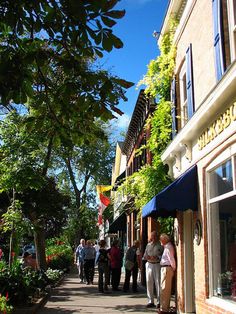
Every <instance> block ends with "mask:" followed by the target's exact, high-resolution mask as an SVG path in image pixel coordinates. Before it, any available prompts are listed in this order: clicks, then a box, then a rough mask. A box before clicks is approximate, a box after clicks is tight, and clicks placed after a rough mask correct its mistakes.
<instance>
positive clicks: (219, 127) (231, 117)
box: [198, 102, 236, 150]
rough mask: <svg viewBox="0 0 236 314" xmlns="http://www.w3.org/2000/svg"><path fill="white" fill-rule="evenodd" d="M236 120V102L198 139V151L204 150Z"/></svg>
mask: <svg viewBox="0 0 236 314" xmlns="http://www.w3.org/2000/svg"><path fill="white" fill-rule="evenodd" d="M235 120H236V102H235V103H234V104H233V105H232V106H230V107H229V108H228V109H227V110H226V111H225V112H224V113H223V114H221V115H220V117H219V118H218V119H217V120H215V121H214V122H213V123H212V125H211V126H210V127H209V128H207V130H206V131H204V132H203V133H202V135H201V136H200V137H199V139H198V149H199V150H202V149H203V148H204V147H205V146H206V145H207V144H209V143H210V142H211V141H213V140H214V139H215V138H216V137H217V136H218V135H219V134H220V133H221V132H223V131H224V130H225V129H226V128H227V127H228V126H229V125H230V124H231V123H233V122H234V121H235Z"/></svg>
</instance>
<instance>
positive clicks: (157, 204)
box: [142, 165, 198, 218]
mask: <svg viewBox="0 0 236 314" xmlns="http://www.w3.org/2000/svg"><path fill="white" fill-rule="evenodd" d="M197 184H198V180H197V166H196V165H194V166H193V167H191V168H190V169H188V170H187V171H186V172H185V173H183V174H182V175H181V176H179V177H178V178H177V179H176V180H175V181H174V182H172V183H171V184H170V185H168V186H167V187H166V188H165V189H164V190H162V191H161V192H160V193H158V194H157V195H156V196H154V197H153V198H152V199H151V200H150V201H149V202H148V203H147V204H146V205H145V206H144V207H143V209H142V217H143V218H144V217H147V216H150V217H155V218H156V217H168V216H172V217H174V216H175V215H176V210H180V211H184V210H187V209H192V210H197V208H198V188H197Z"/></svg>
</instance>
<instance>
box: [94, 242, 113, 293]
mask: <svg viewBox="0 0 236 314" xmlns="http://www.w3.org/2000/svg"><path fill="white" fill-rule="evenodd" d="M99 245H100V249H99V251H98V255H97V258H96V264H98V291H99V292H104V291H108V283H109V258H110V256H109V253H108V250H107V249H106V241H105V240H101V241H100V242H99Z"/></svg>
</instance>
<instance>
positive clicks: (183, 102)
mask: <svg viewBox="0 0 236 314" xmlns="http://www.w3.org/2000/svg"><path fill="white" fill-rule="evenodd" d="M184 78H185V79H184ZM186 80H187V64H186V59H184V62H183V64H182V66H181V69H180V71H179V104H180V125H181V128H183V127H184V126H185V124H186V123H187V122H188V98H187V84H186Z"/></svg>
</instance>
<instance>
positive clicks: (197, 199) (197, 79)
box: [144, 0, 236, 314]
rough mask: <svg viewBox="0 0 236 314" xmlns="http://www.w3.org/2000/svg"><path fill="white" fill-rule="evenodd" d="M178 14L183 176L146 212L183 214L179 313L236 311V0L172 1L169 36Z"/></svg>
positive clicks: (178, 169) (177, 101)
mask: <svg viewBox="0 0 236 314" xmlns="http://www.w3.org/2000/svg"><path fill="white" fill-rule="evenodd" d="M173 14H175V15H177V16H178V18H179V25H178V27H177V29H176V32H175V37H174V43H175V45H176V47H177V56H176V67H175V77H174V79H173V84H172V101H173V103H174V106H175V107H174V108H175V110H173V111H172V114H173V131H174V133H175V134H174V135H175V136H174V138H173V140H172V141H171V143H170V145H169V146H168V147H167V148H166V150H165V151H164V152H163V154H162V160H163V162H164V163H165V164H168V166H169V173H170V175H171V176H172V177H173V179H175V181H174V183H172V184H171V185H170V186H169V187H167V189H165V190H164V191H163V192H161V193H159V194H158V195H157V196H156V197H155V199H153V200H152V203H153V204H154V206H153V207H152V208H151V207H150V206H151V205H150V204H149V205H148V204H147V205H148V206H145V210H146V212H145V214H144V216H145V217H147V216H150V215H152V214H153V212H155V214H156V215H157V216H158V213H159V212H160V213H161V211H163V210H166V211H170V212H173V211H175V214H176V218H175V241H176V249H177V265H178V266H177V308H178V312H179V313H199V314H205V313H206V314H210V313H211V314H212V313H214V314H216V313H217V314H223V313H236V61H235V57H236V2H235V1H234V0H213V1H209V0H188V1H184V0H171V1H170V2H169V6H168V10H167V13H166V16H165V19H164V23H163V26H162V29H161V34H165V33H166V32H168V29H169V23H170V20H171V18H172V16H173ZM168 193H169V194H168ZM164 196H165V200H164ZM166 196H169V198H168V197H166ZM180 198H181V199H180ZM160 204H161V205H160ZM147 210H148V211H149V212H148V211H147Z"/></svg>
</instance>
